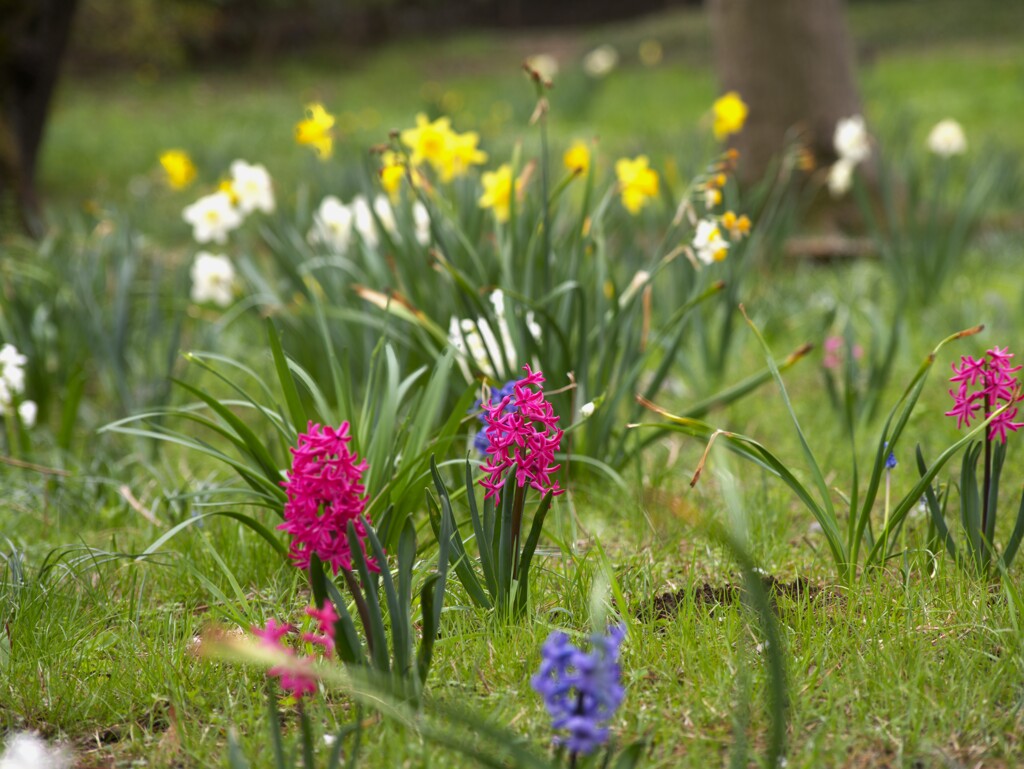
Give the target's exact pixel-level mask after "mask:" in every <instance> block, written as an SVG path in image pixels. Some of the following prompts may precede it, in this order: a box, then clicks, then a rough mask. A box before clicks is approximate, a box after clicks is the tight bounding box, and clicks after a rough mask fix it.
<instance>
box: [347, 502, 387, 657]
mask: <svg viewBox="0 0 1024 769" xmlns="http://www.w3.org/2000/svg"><path fill="white" fill-rule="evenodd" d="M348 543H349V549H350V551H351V553H352V562H353V563H354V564H355V565H356V569H357V570H358V571H359V578H360V580H361V581H362V583H363V598H364V600H365V601H366V609H367V617H366V619H367V621H368V622H369V623H370V627H367V628H365V630H366V633H367V635H368V636H370V637H371V638H372V639H373V644H372V647H373V648H372V649H371V655H372V657H373V666H374V667H375V668H376V669H377V670H379V671H380V672H382V673H387V672H388V671H389V670H390V669H391V661H390V660H389V659H388V644H387V634H386V633H385V632H384V617H383V615H382V614H381V607H380V598H379V596H378V594H377V581H376V580H375V579H374V578H373V576H372V575H371V574H370V568H369V566H368V565H367V563H366V557H365V556H364V555H363V546H362V542H360V540H359V535H358V534H356V528H355V524H354V523H353V522H352V521H349V522H348ZM378 566H379V567H380V569H381V571H383V570H385V569H387V567H388V566H387V562H386V561H385V562H384V563H381V564H378ZM389 576H390V574H389Z"/></svg>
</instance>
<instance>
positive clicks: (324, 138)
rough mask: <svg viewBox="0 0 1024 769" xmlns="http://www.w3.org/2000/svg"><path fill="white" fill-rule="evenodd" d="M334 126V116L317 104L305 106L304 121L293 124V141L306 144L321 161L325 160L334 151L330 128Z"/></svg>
mask: <svg viewBox="0 0 1024 769" xmlns="http://www.w3.org/2000/svg"><path fill="white" fill-rule="evenodd" d="M333 126H334V115H332V114H331V113H330V112H328V111H327V110H325V109H324V105H323V104H320V103H318V102H314V103H313V104H307V105H306V119H305V120H301V121H299V122H298V123H296V124H295V141H297V142H298V143H299V144H308V145H309V146H311V147H312V148H313V149H314V150H316V153H317V155H319V156H320V159H321V160H327V159H328V158H329V157H330V156H331V153H332V152H333V151H334V139H333V138H332V137H331V128H332V127H333Z"/></svg>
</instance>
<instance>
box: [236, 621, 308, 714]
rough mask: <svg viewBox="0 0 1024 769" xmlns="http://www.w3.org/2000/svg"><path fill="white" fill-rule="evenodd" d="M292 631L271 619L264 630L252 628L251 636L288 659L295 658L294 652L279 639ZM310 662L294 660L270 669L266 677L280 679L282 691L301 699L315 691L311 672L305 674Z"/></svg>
mask: <svg viewBox="0 0 1024 769" xmlns="http://www.w3.org/2000/svg"><path fill="white" fill-rule="evenodd" d="M294 630H295V628H294V627H293V626H291V625H288V624H284V625H282V624H281V623H280V622H278V621H277V620H276V619H273V618H271V619H270V621H269V622H267V626H266V627H265V628H259V627H255V626H253V628H252V632H253V635H255V636H256V637H257V638H259V639H260V641H261V642H262V644H263V645H264V646H266V647H267V648H270V649H274V650H275V651H281V652H284V653H285V654H287V655H288V656H289V657H295V650H294V649H291V648H289V647H287V646H285V645H284V643H283V642H282V640H281V639H282V638H284V636H286V635H288V633H291V632H292V631H294ZM311 662H312V660H311V658H306V657H303V658H301V659H300V658H296V662H295V664H293V665H288V666H275V667H272V668H270V669H269V670H268V671H267V675H268V676H270V677H271V678H277V679H280V683H281V688H282V689H283V690H284V691H286V692H288V693H289V694H291V695H293V696H295V697H297V698H301V697H302V696H304V695H306V694H312V693H313V692H315V691H316V678H315V677H314V676H313V674H312V672H306V670H305V669H306V668H309V666H310V663H311Z"/></svg>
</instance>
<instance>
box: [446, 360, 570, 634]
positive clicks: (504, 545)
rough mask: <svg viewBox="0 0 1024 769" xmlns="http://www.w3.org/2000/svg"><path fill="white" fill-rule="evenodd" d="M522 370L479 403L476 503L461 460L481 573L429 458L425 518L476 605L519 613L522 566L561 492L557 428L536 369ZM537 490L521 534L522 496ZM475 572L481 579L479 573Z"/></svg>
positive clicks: (524, 588)
mask: <svg viewBox="0 0 1024 769" xmlns="http://www.w3.org/2000/svg"><path fill="white" fill-rule="evenodd" d="M523 368H524V371H525V372H526V376H525V377H524V378H522V379H520V380H518V381H517V382H514V383H512V384H511V388H510V387H509V386H508V385H506V386H505V387H503V388H502V390H501V391H500V392H499V393H497V394H495V395H492V397H491V398H490V400H489V402H488V403H481V408H482V409H483V421H484V424H485V425H486V428H485V430H484V431H483V438H482V439H481V438H480V435H478V436H477V439H476V440H475V441H474V444H475V445H478V446H481V447H484V446H485V447H486V460H485V461H484V462H483V464H482V465H481V466H480V469H481V470H482V471H483V473H484V477H483V478H481V479H480V480H479V485H480V486H481V487H483V489H484V502H483V506H482V509H481V506H480V505H478V503H477V499H476V496H475V494H474V486H475V483H474V481H473V469H472V464H471V463H470V462H469V461H468V460H467V464H466V490H467V495H466V498H467V501H468V503H469V512H470V520H471V521H472V525H473V529H474V532H475V534H476V536H475V542H476V545H477V547H478V548H479V560H480V569H481V572H482V574H481V575H480V576H478V575H477V572H476V571H475V570H474V569H473V567H472V566H471V561H470V559H469V558H468V556H467V553H466V551H465V547H464V545H463V541H462V538H461V536H459V533H458V526H457V524H456V521H455V517H454V514H453V512H452V503H451V497H450V495H449V493H448V490H447V488H446V486H445V483H444V480H443V479H442V477H441V475H440V473H438V471H437V467H436V464H434V465H432V467H431V471H432V475H433V480H434V488H435V490H436V491H437V500H436V501H435V499H434V497H432V496H429V495H428V504H429V505H430V509H431V525H432V526H433V528H434V531H435V533H436V534H437V535H438V538H439V540H441V541H443V542H446V543H450V544H449V547H450V552H449V555H450V559H451V564H452V566H453V567H454V569H455V572H456V574H457V575H458V577H459V580H460V581H461V582H462V584H463V586H464V587H465V588H466V590H467V592H468V594H469V596H470V598H471V599H472V600H473V602H474V603H476V604H477V605H478V606H480V607H482V608H486V609H491V608H493V609H497V610H498V612H499V613H500V614H502V615H503V616H506V617H507V616H513V615H514V616H522V614H523V613H524V612H525V610H526V603H527V593H528V590H529V568H530V564H531V562H532V558H533V554H534V552H535V550H536V547H537V543H538V542H539V540H540V535H541V531H542V528H543V524H544V519H545V516H546V515H547V512H548V510H549V509H550V506H551V503H552V500H553V498H554V497H556V496H558V495H560V494H562V493H563V492H564V489H562V488H561V486H560V485H559V482H558V480H557V478H556V477H555V473H556V472H557V471H558V470H559V467H560V465H559V464H558V462H557V461H556V460H555V453H556V452H557V451H558V450H559V448H560V446H561V441H562V435H563V432H562V430H560V429H559V428H558V420H559V417H558V415H556V414H555V413H554V409H553V407H552V405H551V404H550V403H549V402H548V401H547V399H546V398H545V396H544V391H543V389H542V386H543V384H544V381H545V380H544V375H543V374H542V373H541V372H540V371H533V370H532V369H531V368H530V366H524V367H523ZM531 490H532V491H533V492H536V493H537V494H539V495H540V501H539V502H538V504H537V507H536V509H535V511H534V514H533V523H532V524H531V526H530V530H529V534H528V535H527V536H526V538H525V539H523V538H522V527H523V521H524V517H525V511H526V505H527V501H528V499H529V498H530V496H531V494H532V492H531ZM480 577H482V579H481V578H480Z"/></svg>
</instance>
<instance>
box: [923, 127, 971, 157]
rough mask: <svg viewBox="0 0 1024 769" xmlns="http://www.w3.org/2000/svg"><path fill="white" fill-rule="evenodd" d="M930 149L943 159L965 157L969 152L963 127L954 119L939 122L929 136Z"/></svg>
mask: <svg viewBox="0 0 1024 769" xmlns="http://www.w3.org/2000/svg"><path fill="white" fill-rule="evenodd" d="M928 149H929V150H931V151H932V152H934V153H935V154H936V155H938V156H939V157H943V158H949V157H952V156H953V155H963V154H964V153H965V152H967V137H966V136H965V135H964V129H963V126H961V125H960V124H959V123H958V122H956V121H955V120H953V119H952V118H946V119H945V120H941V121H939V122H938V123H936V124H935V127H934V128H932V130H931V133H929V134H928Z"/></svg>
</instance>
